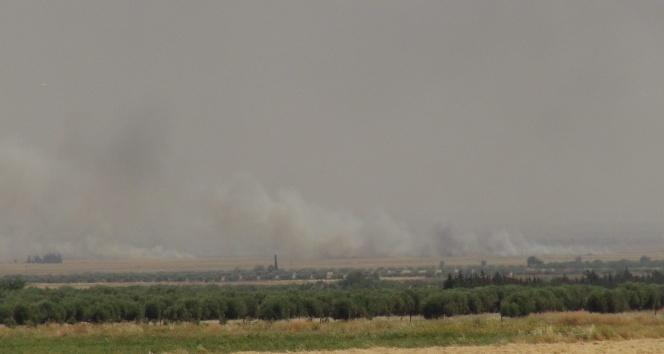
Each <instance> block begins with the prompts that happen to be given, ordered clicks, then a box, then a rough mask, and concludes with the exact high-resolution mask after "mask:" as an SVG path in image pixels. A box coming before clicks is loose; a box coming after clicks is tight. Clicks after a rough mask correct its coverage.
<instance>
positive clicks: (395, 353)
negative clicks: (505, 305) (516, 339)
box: [244, 339, 664, 354]
mask: <svg viewBox="0 0 664 354" xmlns="http://www.w3.org/2000/svg"><path fill="white" fill-rule="evenodd" d="M250 353H251V354H253V353H257V352H244V354H250ZM303 353H309V354H342V353H351V354H434V353H435V354H438V353H442V354H468V353H501V354H503V353H505V354H508V353H509V354H516V353H519V354H522V353H523V354H526V353H532V354H544V353H546V354H549V353H552V354H553V353H559V354H562V353H579V354H581V353H584V354H586V353H603V354H612V353H616V354H618V353H620V354H632V353H638V354H646V353H664V339H635V340H622V341H594V342H578V343H538V344H526V343H510V344H504V345H486V346H461V347H454V346H453V347H430V348H409V349H402V348H369V349H349V350H337V351H312V352H303Z"/></svg>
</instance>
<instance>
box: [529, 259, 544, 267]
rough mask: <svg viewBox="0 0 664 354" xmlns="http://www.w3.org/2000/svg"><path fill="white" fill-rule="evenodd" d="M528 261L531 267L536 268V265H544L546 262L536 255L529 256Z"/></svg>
mask: <svg viewBox="0 0 664 354" xmlns="http://www.w3.org/2000/svg"><path fill="white" fill-rule="evenodd" d="M526 263H527V264H528V267H529V268H536V267H539V266H542V265H544V262H542V260H540V259H539V258H537V257H535V256H530V257H528V259H527V260H526Z"/></svg>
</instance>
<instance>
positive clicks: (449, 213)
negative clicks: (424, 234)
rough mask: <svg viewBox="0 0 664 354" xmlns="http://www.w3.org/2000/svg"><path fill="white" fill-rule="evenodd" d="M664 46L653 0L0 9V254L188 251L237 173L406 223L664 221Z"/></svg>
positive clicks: (270, 196)
mask: <svg viewBox="0 0 664 354" xmlns="http://www.w3.org/2000/svg"><path fill="white" fill-rule="evenodd" d="M663 43H664V2H658V1H606V0H603V1H578V0H575V1H533V0H527V1H468V0H463V1H417V0H409V1H386V0H365V1H357V0H352V1H350V0H349V1H312V0H303V1H290V0H286V1H247V0H241V1H136V0H131V1H103V2H102V1H89V0H86V1H62V0H59V1H26V0H20V1H7V0H4V1H0V183H2V185H0V198H2V199H4V201H3V202H0V208H1V209H2V210H0V211H2V213H3V214H4V215H3V218H4V219H3V220H4V221H3V220H0V223H1V224H2V225H0V231H1V232H0V233H2V234H3V235H2V236H0V241H2V240H1V238H2V237H4V242H5V243H4V244H5V246H6V247H19V246H17V245H19V244H20V242H18V240H19V239H21V240H25V239H30V240H36V242H46V240H51V241H54V240H59V239H60V238H59V237H62V238H64V239H67V240H69V242H70V243H72V244H76V243H77V242H78V241H77V240H78V238H77V237H79V236H72V234H73V233H79V234H81V235H82V234H101V235H110V236H99V238H100V239H104V238H108V237H111V238H114V239H120V240H123V239H124V240H126V241H127V242H129V243H132V242H134V243H135V245H136V246H142V247H143V246H145V247H154V246H156V245H164V247H165V248H169V249H176V250H179V249H182V248H183V247H184V248H185V249H186V241H178V240H179V239H178V236H177V235H183V234H197V233H206V232H209V233H211V234H215V233H217V231H210V226H209V224H211V222H210V221H209V220H208V221H200V220H193V219H195V218H196V217H201V218H203V217H202V216H201V215H200V214H201V212H198V211H197V212H194V213H191V215H188V214H186V213H185V215H184V216H182V215H181V214H180V211H182V210H183V209H191V208H192V206H191V205H194V204H196V205H198V204H201V203H203V204H205V203H207V202H200V201H191V199H194V198H198V197H197V195H199V194H200V195H209V194H210V193H212V192H209V191H210V190H216V188H221V189H223V190H225V189H224V188H226V189H228V187H223V186H225V185H228V184H229V183H231V182H229V181H236V180H238V179H240V180H245V179H250V180H252V181H253V182H250V183H247V182H240V184H241V185H245V184H251V185H252V186H250V187H247V188H248V189H250V190H251V191H250V194H251V193H254V194H256V193H258V194H261V193H263V194H266V195H267V196H262V197H260V198H263V199H265V198H267V199H265V200H268V201H270V203H272V202H274V203H275V204H274V205H278V204H279V203H280V202H281V203H285V204H287V205H289V207H290V206H292V204H293V203H291V202H288V200H289V199H288V198H289V197H288V196H281V197H280V196H278V195H279V194H280V193H281V194H284V193H285V194H286V195H291V196H294V197H293V198H295V199H297V200H299V201H300V202H302V203H305V205H306V207H303V208H302V210H310V209H309V208H310V207H311V206H312V205H313V206H315V208H316V209H322V210H323V211H320V212H319V213H320V214H321V215H322V214H325V213H326V211H325V210H332V211H334V212H333V214H334V216H332V217H328V216H317V217H316V218H323V219H325V220H328V219H334V220H337V219H344V218H351V219H353V220H355V221H353V222H355V223H360V224H362V225H364V223H365V221H363V220H365V218H366V217H367V216H366V215H376V214H378V215H383V216H379V217H377V219H380V218H381V217H384V218H385V219H386V220H389V221H390V222H393V223H396V224H399V225H400V226H399V230H402V229H407V230H408V231H403V232H406V233H408V232H411V231H412V232H414V233H418V232H420V230H425V231H427V230H430V229H431V228H432V227H433V226H432V225H434V224H435V223H444V224H453V225H457V226H459V227H461V228H464V227H477V226H480V225H508V226H510V227H526V226H531V227H532V226H534V227H540V226H541V227H544V226H547V225H563V226H564V225H575V224H580V223H581V224H598V225H601V224H607V223H608V224H620V223H629V224H648V225H656V226H657V227H661V228H662V229H664V221H663V220H662V216H663V210H662V201H663V200H664V164H662V161H663V158H662V152H664V138H663V137H664V134H663V133H664V116H663V115H662V113H664V69H663V66H662V63H664V45H663ZM3 156H4V157H3ZM238 175H241V176H245V177H238ZM246 176H250V177H246ZM33 180H34V181H33ZM233 183H235V182H232V183H231V184H232V185H233V186H234V187H232V188H230V189H231V190H237V189H240V190H242V188H244V187H236V185H237V183H235V184H233ZM217 186H222V187H217ZM257 191H258V192H257ZM280 191H281V192H280ZM238 193H239V192H238ZM222 194H223V193H222ZM231 194H232V193H231ZM63 195H66V197H65V196H63ZM224 195H225V194H224ZM109 198H110V199H111V201H109ZM114 198H115V200H113V199H114ZM238 198H239V199H242V200H249V199H251V198H247V197H244V196H243V197H238ZM260 198H259V199H260ZM224 200H226V201H227V200H228V199H224ZM233 200H235V199H233ZM285 200H286V202H284V201H285ZM305 201H306V202H305ZM251 203H253V202H251ZM251 203H250V204H251ZM298 203H299V202H298ZM222 204H223V203H222ZM296 204H297V203H296ZM224 205H226V204H224ZM251 205H254V204H251ZM270 205H272V207H274V205H273V204H270ZM45 206H48V207H45ZM272 207H271V208H272ZM274 208H277V207H274ZM277 209H279V208H277ZM81 210H85V213H84V214H85V215H84V216H81V213H82V211H81ZM224 210H226V209H224ZM279 210H281V209H279ZM62 211H67V212H66V213H65V214H66V216H65V215H63V214H60V212H62ZM87 213H90V214H95V215H94V216H90V215H88V214H87ZM270 213H271V214H270V215H272V214H273V212H270ZM309 213H310V212H309V211H306V212H303V214H302V213H301V214H298V215H300V216H298V218H299V217H302V216H301V215H304V214H306V215H309ZM317 213H318V212H317ZM74 214H75V216H72V215H74ZM176 214H177V215H178V217H177V218H175V219H177V222H173V223H172V224H169V225H167V226H164V229H167V230H166V231H165V230H164V229H162V228H157V229H154V225H153V224H155V223H157V222H158V221H159V220H161V219H162V218H170V219H173V218H174V217H173V215H176ZM17 215H18V218H19V219H24V220H23V221H22V223H21V225H19V226H17V225H15V224H14V222H15V220H16V218H17ZM224 215H225V214H224ZM289 215H290V214H289ZM316 215H318V214H316ZM91 218H92V219H94V218H101V219H103V220H104V221H100V222H98V221H90V220H91ZM225 218H226V216H224V217H221V221H219V223H222V224H224V223H225V224H224V225H227V224H228V223H229V221H227V219H225ZM286 218H287V219H288V220H291V219H292V218H291V216H288V217H286ZM302 218H304V217H302ZM316 218H314V219H316ZM371 218H374V217H373V216H372V217H371ZM37 219H38V221H35V220H37ZM83 219H84V220H85V221H84V222H82V221H80V220H83ZM231 219H232V220H236V219H234V217H231ZM73 220H74V221H73ZM298 220H299V219H298ZM316 220H318V219H316ZM394 220H398V221H394ZM328 221H329V220H328ZM335 222H336V221H335ZM35 223H38V224H41V225H42V226H43V229H39V230H37V231H35V230H36V229H35V228H34V224H35ZM72 223H74V224H78V223H82V224H85V227H78V226H80V225H78V226H77V227H76V231H75V232H72V231H71V224H72ZM230 223H232V222H230ZM250 223H251V222H250ZM289 223H290V224H292V222H291V221H289ZM312 223H314V224H318V223H319V222H318V221H316V222H312ZM312 223H309V222H305V223H304V225H305V226H306V227H304V228H305V229H307V230H308V231H307V232H308V233H309V234H313V235H310V236H307V237H314V238H318V237H324V236H319V235H317V231H315V230H314V231H312V230H311V229H310V226H311V224H312ZM331 223H332V222H331ZM402 223H403V224H402ZM60 224H63V225H60ZM119 224H126V225H131V229H130V230H123V229H122V227H123V226H122V225H119ZM351 224H352V222H351ZM100 225H101V226H100ZM242 225H244V224H242V223H241V225H240V226H238V227H237V230H235V229H234V231H233V232H235V233H236V234H242V232H243V227H244V226H242ZM335 225H336V224H335ZM344 225H346V224H344ZM353 225H354V224H353ZM381 225H382V224H381ZM404 225H407V226H404ZM225 227H226V226H223V227H222V231H219V232H220V233H224V232H226V231H224V230H226V229H224V228H225ZM344 227H345V226H344ZM353 227H355V226H353ZM118 228H120V229H118ZM351 228H352V227H351ZM19 229H20V230H23V231H21V232H19V231H17V230H19ZM55 229H61V230H62V231H61V235H65V236H57V235H60V234H58V233H57V232H55V234H56V236H50V235H47V234H49V233H51V230H55ZM109 229H110V231H109ZM203 229H205V230H207V231H201V230H203ZM360 229H362V227H360ZM379 229H380V228H379ZM46 230H48V231H46ZM99 230H103V231H99ZM335 230H336V229H335ZM353 230H355V229H353ZM362 230H363V229H362ZM380 230H382V229H380ZM164 232H166V233H169V234H172V235H170V236H163V237H165V238H167V240H165V241H164V240H162V239H161V237H162V236H161V235H163V234H164ZM270 232H272V233H273V232H274V231H270ZM353 232H355V231H353ZM357 232H359V233H360V234H364V233H365V232H364V231H357ZM380 232H382V231H380ZM400 232H402V231H397V232H396V233H395V236H394V238H395V239H398V238H399V236H398V234H399V233H400ZM136 233H141V234H143V233H144V234H149V235H150V236H149V237H148V236H146V237H145V238H139V239H140V240H141V241H138V242H135V240H136V239H135V237H134V236H132V235H133V234H136ZM286 233H289V232H288V231H286ZM333 233H335V234H337V233H339V232H337V231H334V232H333ZM37 234H39V235H40V236H35V235H37ZM119 234H122V235H119ZM271 235H272V234H271ZM30 237H36V238H34V239H33V238H30ZM80 237H83V236H80ZM86 237H87V236H86ZM266 237H268V238H271V237H273V236H266ZM361 237H364V236H361ZM526 237H527V235H526ZM95 242H96V241H95ZM0 244H2V242H0ZM21 245H22V244H21ZM27 249H28V248H25V247H24V248H21V252H27ZM30 249H34V248H30ZM186 251H191V250H189V249H186Z"/></svg>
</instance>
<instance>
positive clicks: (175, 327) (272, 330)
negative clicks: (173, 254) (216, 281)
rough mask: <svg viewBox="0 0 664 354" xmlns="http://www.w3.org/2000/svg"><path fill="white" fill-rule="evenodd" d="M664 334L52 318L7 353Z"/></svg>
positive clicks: (572, 319)
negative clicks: (55, 320)
mask: <svg viewBox="0 0 664 354" xmlns="http://www.w3.org/2000/svg"><path fill="white" fill-rule="evenodd" d="M662 337H664V318H662V317H661V316H654V315H653V314H652V313H650V312H648V313H625V314H589V313H585V312H568V313H548V314H539V315H531V316H528V317H522V318H511V319H503V320H501V319H500V317H499V316H497V315H472V316H459V317H455V318H447V319H439V320H430V321H427V320H422V319H420V318H416V319H414V320H413V321H412V322H410V321H407V320H406V319H403V320H400V319H398V318H377V319H374V320H366V319H360V320H353V321H332V322H327V323H320V322H318V321H308V320H291V321H276V322H268V321H246V322H243V321H230V322H228V323H226V324H218V323H202V324H199V325H196V324H192V323H181V324H171V325H149V324H135V323H122V324H97V325H93V324H75V325H67V324H64V325H59V324H49V325H40V326H35V327H30V326H28V327H26V326H20V327H16V328H0V342H1V343H2V345H1V346H0V352H3V353H5V352H6V353H38V352H49V353H146V352H153V353H162V352H184V353H187V352H191V353H199V352H234V351H243V350H256V351H267V350H269V351H294V350H322V349H348V348H370V347H377V346H380V347H401V348H408V347H410V348H417V347H430V346H449V345H485V344H503V343H508V342H526V343H542V342H547V343H548V342H576V341H588V340H593V341H594V340H607V339H635V338H662Z"/></svg>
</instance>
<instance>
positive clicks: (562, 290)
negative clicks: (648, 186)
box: [0, 279, 664, 326]
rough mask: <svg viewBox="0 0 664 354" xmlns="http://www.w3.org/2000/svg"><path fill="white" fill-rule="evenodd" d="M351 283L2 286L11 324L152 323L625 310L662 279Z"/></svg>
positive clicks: (658, 294)
mask: <svg viewBox="0 0 664 354" xmlns="http://www.w3.org/2000/svg"><path fill="white" fill-rule="evenodd" d="M361 281H362V282H365V281H366V282H368V284H369V285H370V287H368V288H365V287H356V286H354V285H353V284H359V283H350V284H349V283H346V284H335V285H329V284H322V283H321V284H307V285H301V286H287V287H281V286H280V287H242V288H228V287H218V286H150V287H140V286H136V287H124V288H123V287H95V288H91V289H73V288H60V289H37V288H23V289H17V288H16V287H6V288H2V290H0V322H1V323H3V324H5V325H10V326H12V325H24V324H40V323H48V322H56V323H63V322H68V323H76V322H93V323H102V322H121V321H138V322H153V323H171V322H182V321H187V322H199V321H204V320H214V321H220V322H224V321H226V320H232V319H244V320H248V319H263V320H270V321H273V320H281V319H290V318H310V319H312V320H313V319H318V320H320V321H324V320H327V319H329V318H332V319H338V320H349V319H353V318H373V317H376V316H402V317H403V316H407V317H409V316H416V315H421V316H424V317H425V318H427V319H430V318H440V317H445V316H456V315H465V314H479V313H500V314H502V315H504V316H508V317H514V316H525V315H528V314H530V313H536V312H545V311H576V310H588V311H594V312H621V311H627V310H657V309H658V308H659V307H660V306H661V305H662V300H663V298H664V287H663V286H660V285H653V284H636V283H630V284H623V285H620V286H618V287H616V288H614V289H606V288H603V287H598V286H592V285H561V286H542V287H528V286H521V285H503V286H485V287H477V288H467V289H466V288H458V289H441V288H439V287H431V286H427V287H419V288H411V289H403V288H394V287H384V286H382V285H380V284H381V283H376V282H374V281H373V280H371V279H368V280H367V279H362V280H361Z"/></svg>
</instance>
